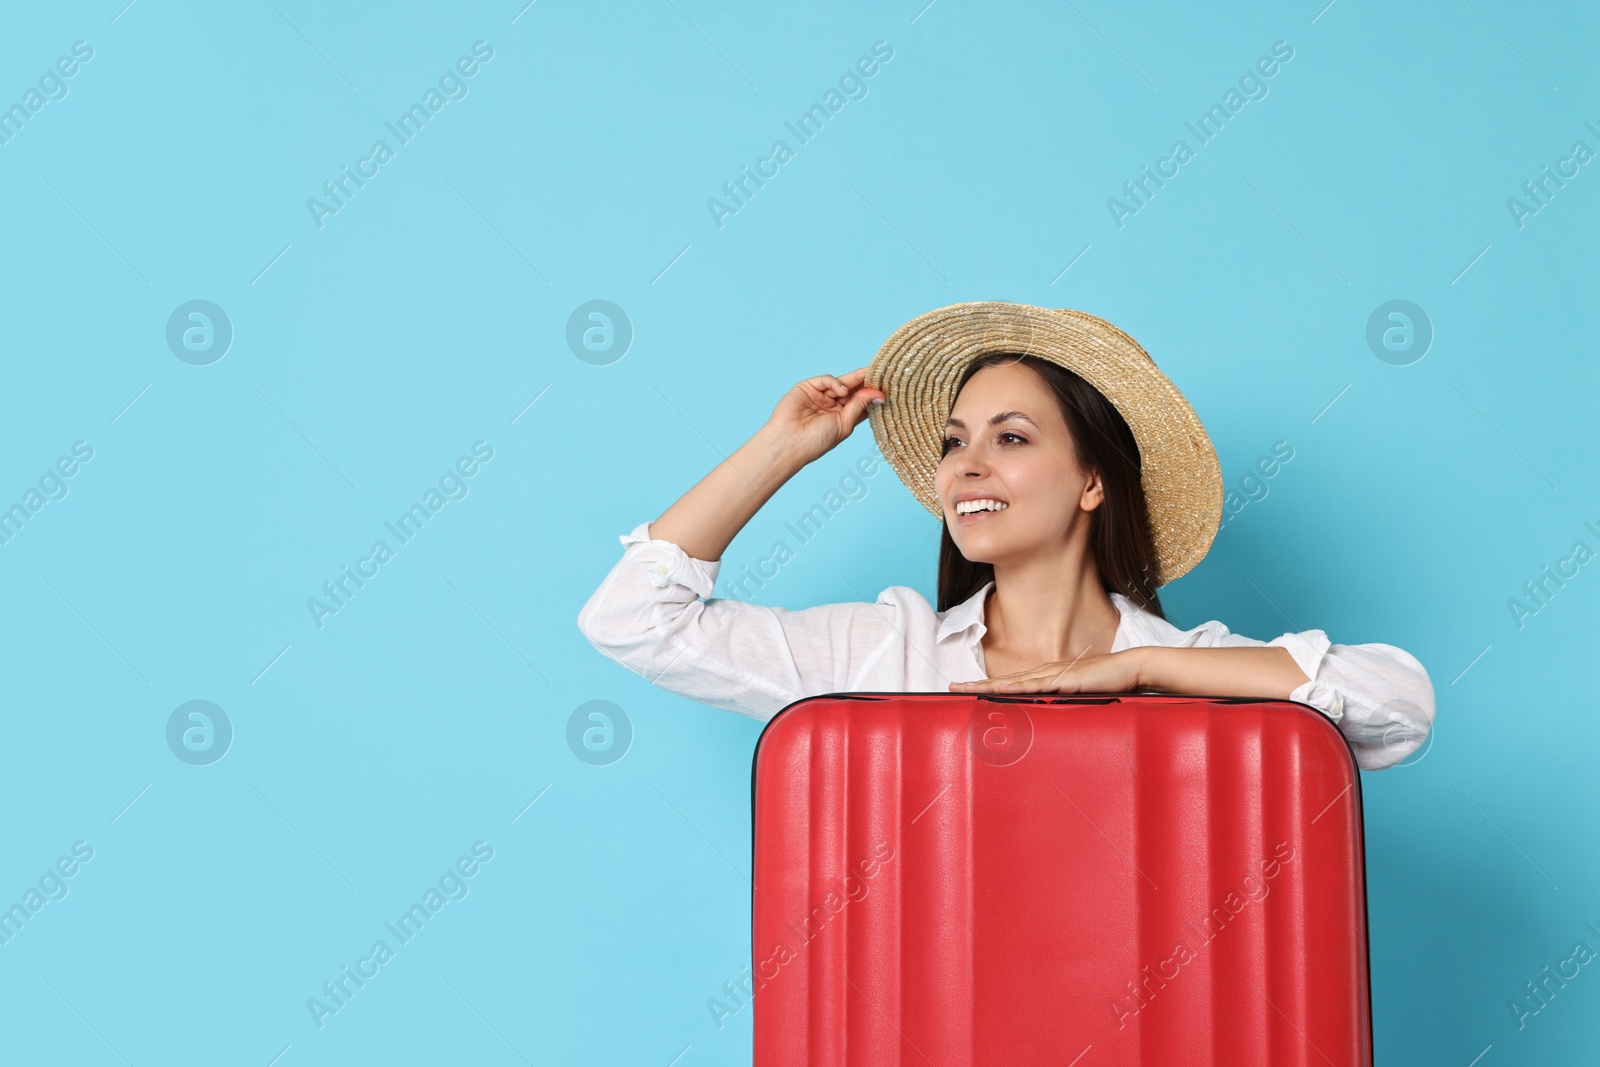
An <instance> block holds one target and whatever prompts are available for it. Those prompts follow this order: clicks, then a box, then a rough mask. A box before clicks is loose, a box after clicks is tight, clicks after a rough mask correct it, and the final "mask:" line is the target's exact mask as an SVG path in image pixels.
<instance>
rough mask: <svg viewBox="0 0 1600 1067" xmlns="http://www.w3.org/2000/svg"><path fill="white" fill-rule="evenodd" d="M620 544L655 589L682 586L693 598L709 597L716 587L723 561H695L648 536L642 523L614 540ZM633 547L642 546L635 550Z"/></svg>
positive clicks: (671, 545) (677, 548) (676, 547)
mask: <svg viewBox="0 0 1600 1067" xmlns="http://www.w3.org/2000/svg"><path fill="white" fill-rule="evenodd" d="M617 540H618V541H620V542H621V543H622V547H623V549H624V553H623V554H624V555H631V556H632V558H633V562H634V563H636V564H637V565H639V566H642V567H644V568H645V576H646V577H647V578H649V579H650V584H651V585H653V586H655V587H656V588H657V589H664V588H666V587H667V586H668V585H673V584H677V585H682V586H686V587H688V588H689V589H691V590H693V591H694V593H695V595H696V596H700V597H709V596H710V595H711V593H712V590H713V589H714V588H715V587H716V583H717V572H718V571H719V570H721V569H722V561H721V560H720V559H717V560H704V559H695V558H694V557H693V556H691V555H689V553H687V552H685V551H684V550H683V549H682V548H680V547H679V546H678V545H676V544H675V543H673V542H671V541H663V540H662V539H661V538H659V537H651V536H650V524H649V523H648V522H641V523H640V524H639V525H637V526H635V527H634V528H633V529H632V530H629V531H628V532H627V533H625V534H622V535H620V536H619V537H618V538H617ZM634 545H642V546H643V547H641V548H637V549H636V548H634V547H633V546H634Z"/></svg>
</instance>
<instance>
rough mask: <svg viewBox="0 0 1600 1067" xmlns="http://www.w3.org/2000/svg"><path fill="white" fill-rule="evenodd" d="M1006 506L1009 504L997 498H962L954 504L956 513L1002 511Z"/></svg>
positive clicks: (968, 513)
mask: <svg viewBox="0 0 1600 1067" xmlns="http://www.w3.org/2000/svg"><path fill="white" fill-rule="evenodd" d="M1008 507H1010V505H1009V504H1003V503H1001V502H1000V501H998V500H989V499H983V500H963V501H961V502H960V503H959V504H957V505H956V514H957V515H970V514H972V513H973V512H974V511H1004V510H1005V509H1006V508H1008Z"/></svg>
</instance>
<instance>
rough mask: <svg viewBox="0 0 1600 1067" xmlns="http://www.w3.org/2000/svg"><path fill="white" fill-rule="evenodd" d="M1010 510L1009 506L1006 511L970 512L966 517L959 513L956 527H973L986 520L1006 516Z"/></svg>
mask: <svg viewBox="0 0 1600 1067" xmlns="http://www.w3.org/2000/svg"><path fill="white" fill-rule="evenodd" d="M1010 510H1011V508H1010V507H1009V506H1007V507H1006V508H1004V509H1002V510H1000V511H969V512H967V513H966V514H965V515H962V514H960V513H959V512H958V513H957V514H956V525H957V526H971V525H972V524H973V523H975V522H982V521H984V520H985V519H993V518H998V517H999V516H1001V515H1004V514H1005V513H1006V512H1007V511H1010Z"/></svg>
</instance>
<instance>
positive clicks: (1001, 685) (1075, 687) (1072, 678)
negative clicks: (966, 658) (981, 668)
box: [950, 648, 1142, 693]
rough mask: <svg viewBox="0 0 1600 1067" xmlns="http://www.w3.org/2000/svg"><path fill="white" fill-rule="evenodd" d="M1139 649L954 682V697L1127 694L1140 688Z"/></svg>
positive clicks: (1140, 662)
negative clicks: (1031, 694)
mask: <svg viewBox="0 0 1600 1067" xmlns="http://www.w3.org/2000/svg"><path fill="white" fill-rule="evenodd" d="M1138 651H1139V649H1137V648H1128V649H1123V650H1122V651H1121V652H1110V653H1106V654H1104V655H1098V656H1081V657H1079V658H1078V659H1076V660H1073V661H1072V662H1070V663H1041V664H1040V665H1039V666H1037V667H1033V668H1031V669H1029V670H1025V671H1017V672H1016V673H1015V674H1002V675H1000V676H999V677H997V678H981V679H978V680H977V681H972V682H951V683H950V691H951V692H952V693H1128V692H1132V691H1133V690H1135V689H1138V688H1139V687H1140V684H1141V683H1140V677H1139V675H1140V667H1141V665H1142V659H1141V657H1140V656H1137V655H1134V654H1133V653H1137V652H1138Z"/></svg>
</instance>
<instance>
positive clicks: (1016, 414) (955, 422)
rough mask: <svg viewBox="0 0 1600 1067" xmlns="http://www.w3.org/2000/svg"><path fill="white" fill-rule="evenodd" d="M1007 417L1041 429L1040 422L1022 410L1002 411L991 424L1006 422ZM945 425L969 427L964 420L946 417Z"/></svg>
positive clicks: (996, 424)
mask: <svg viewBox="0 0 1600 1067" xmlns="http://www.w3.org/2000/svg"><path fill="white" fill-rule="evenodd" d="M1007 419H1017V420H1019V421H1021V422H1025V423H1027V424H1028V425H1030V426H1032V427H1033V428H1034V429H1036V430H1037V429H1039V424H1038V423H1036V422H1034V421H1033V420H1032V419H1030V418H1028V416H1026V415H1024V414H1023V413H1022V412H1020V411H1002V412H1001V413H1000V414H998V415H996V416H995V417H994V418H992V419H990V420H989V425H990V426H999V425H1000V424H1001V423H1002V422H1005V421H1006V420H1007ZM945 425H946V426H954V427H955V428H956V429H958V430H965V429H966V428H967V424H966V423H964V422H962V421H961V420H960V419H954V418H952V419H946V420H945ZM1041 432H1043V431H1041Z"/></svg>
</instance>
